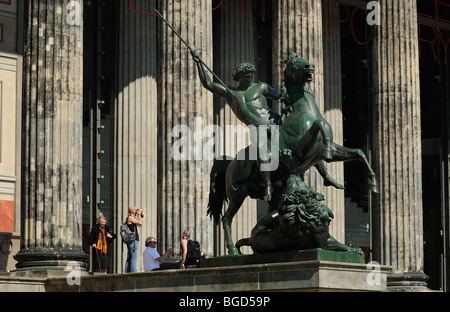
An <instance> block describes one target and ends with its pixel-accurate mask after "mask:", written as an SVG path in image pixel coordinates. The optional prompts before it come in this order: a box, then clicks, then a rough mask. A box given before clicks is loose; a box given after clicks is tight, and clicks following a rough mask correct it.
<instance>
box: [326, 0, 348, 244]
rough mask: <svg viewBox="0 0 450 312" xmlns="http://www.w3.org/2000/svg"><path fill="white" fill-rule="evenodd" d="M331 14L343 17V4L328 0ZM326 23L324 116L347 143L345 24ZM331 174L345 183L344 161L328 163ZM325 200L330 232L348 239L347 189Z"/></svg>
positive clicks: (331, 189) (331, 193) (336, 137)
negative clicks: (343, 67) (343, 61)
mask: <svg viewBox="0 0 450 312" xmlns="http://www.w3.org/2000/svg"><path fill="white" fill-rule="evenodd" d="M324 3H325V5H326V7H324V8H323V10H327V12H328V14H327V16H330V15H332V16H339V4H338V3H332V2H328V1H326V2H324ZM329 23H330V24H326V23H324V26H325V25H326V26H325V27H324V30H323V36H324V39H323V65H324V114H323V117H324V118H325V119H326V120H327V121H328V122H329V123H330V125H331V128H332V129H333V140H334V142H335V143H337V144H339V145H343V144H344V124H343V116H342V72H341V27H340V22H338V21H335V20H330V21H329ZM326 166H327V170H328V173H329V174H330V176H331V177H332V178H333V179H335V180H336V181H337V182H339V183H340V184H342V185H344V163H343V162H335V163H329V164H326ZM324 195H325V200H326V202H327V204H328V205H329V207H330V208H331V209H332V210H333V214H334V219H333V221H332V222H331V226H330V234H331V235H332V236H333V237H334V238H336V239H337V240H338V241H339V242H342V243H344V242H345V196H344V195H345V194H344V190H338V189H336V188H334V187H327V188H325V190H324Z"/></svg>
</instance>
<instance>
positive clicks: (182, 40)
mask: <svg viewBox="0 0 450 312" xmlns="http://www.w3.org/2000/svg"><path fill="white" fill-rule="evenodd" d="M155 12H156V14H158V16H159V17H160V18H161V19H162V20H163V22H164V23H166V25H167V26H169V28H170V29H171V30H172V31H173V33H174V34H175V35H177V37H178V38H180V40H181V42H183V43H184V45H185V46H186V47H187V48H188V49H189V51H191V52H195V51H194V50H193V49H192V48H191V47H190V46H189V45H188V44H187V42H186V41H184V39H183V38H181V36H180V34H179V33H177V32H176V30H175V29H173V27H172V25H170V24H169V22H168V21H167V20H166V19H165V18H164V17H163V16H162V15H161V13H159V12H158V10H157V9H155ZM198 60H199V61H200V63H202V64H203V66H204V67H205V68H206V69H207V70H208V71H209V72H210V73H211V74H212V75H213V76H214V78H216V79H217V81H218V82H220V84H221V85H223V86H224V87H225V88H226V89H227V91H228V92H229V93H231V94H233V93H232V92H231V90H230V89H229V88H228V86H227V85H226V84H225V83H224V82H223V81H222V80H221V79H220V78H219V77H218V76H217V75H216V74H215V73H214V72H213V71H212V70H211V68H209V67H208V65H206V64H205V62H203V60H202V59H201V58H200V56H199V57H198Z"/></svg>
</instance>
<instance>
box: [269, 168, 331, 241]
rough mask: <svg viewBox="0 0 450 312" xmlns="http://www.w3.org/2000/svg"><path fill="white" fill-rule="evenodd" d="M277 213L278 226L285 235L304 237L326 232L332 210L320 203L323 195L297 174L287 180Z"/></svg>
mask: <svg viewBox="0 0 450 312" xmlns="http://www.w3.org/2000/svg"><path fill="white" fill-rule="evenodd" d="M286 184H287V193H286V194H283V197H282V201H281V203H280V206H279V209H278V213H279V216H278V218H279V221H280V226H281V228H282V229H283V231H284V232H285V234H286V235H287V236H290V237H297V238H300V239H306V238H307V237H308V236H310V235H315V234H318V233H323V232H328V227H329V225H330V222H331V220H332V219H333V218H334V215H333V212H332V211H331V210H330V209H329V208H328V207H327V206H325V205H323V204H321V203H320V200H319V199H322V200H323V196H319V195H320V194H319V193H317V192H316V191H314V190H313V189H311V188H309V187H308V186H307V185H306V184H305V183H304V182H303V180H301V178H300V177H298V176H294V175H293V176H291V177H290V178H289V179H288V181H287V183H286Z"/></svg>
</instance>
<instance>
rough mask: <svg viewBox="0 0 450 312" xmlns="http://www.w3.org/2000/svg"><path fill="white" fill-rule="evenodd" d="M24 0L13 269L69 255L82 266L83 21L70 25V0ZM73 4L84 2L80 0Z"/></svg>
mask: <svg viewBox="0 0 450 312" xmlns="http://www.w3.org/2000/svg"><path fill="white" fill-rule="evenodd" d="M27 3H28V16H26V18H25V20H26V24H25V27H26V31H25V33H26V37H25V56H24V86H23V126H22V130H23V140H22V142H23V143H22V144H23V145H22V153H23V158H22V159H23V164H22V196H21V207H22V211H21V214H22V222H21V250H20V252H19V253H18V254H17V255H16V256H15V259H16V260H17V261H18V264H17V268H18V269H36V270H55V269H56V270H57V269H65V268H66V265H67V264H68V263H69V262H70V261H77V262H78V263H79V265H80V266H83V267H85V264H84V263H83V262H82V261H84V260H85V259H86V254H85V253H84V252H83V251H82V241H81V222H82V220H81V200H82V188H81V182H82V181H81V177H82V115H83V70H82V68H83V66H82V64H83V26H82V25H76V24H75V25H69V23H68V19H67V14H68V9H67V8H66V6H67V4H68V1H62V0H57V1H52V2H48V1H43V0H30V1H28V2H27ZM78 4H79V5H80V8H82V5H83V2H82V1H79V2H78ZM80 22H82V18H81V19H80Z"/></svg>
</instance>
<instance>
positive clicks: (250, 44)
mask: <svg viewBox="0 0 450 312" xmlns="http://www.w3.org/2000/svg"><path fill="white" fill-rule="evenodd" d="M246 9H247V8H246ZM218 10H219V11H218V12H217V20H216V21H215V23H216V25H217V31H216V32H215V33H214V51H215V53H214V71H215V73H216V74H217V75H218V76H219V77H221V80H222V81H224V82H225V84H227V85H235V84H236V82H235V81H233V77H232V73H233V71H234V70H235V69H236V68H237V67H238V66H239V64H241V63H244V62H246V63H251V64H254V65H257V60H256V51H255V49H256V48H255V34H254V19H253V16H254V13H253V7H252V6H249V7H248V10H249V11H246V12H247V18H246V12H244V11H243V9H242V8H241V5H240V4H239V2H238V1H228V2H227V3H224V4H223V5H222V6H221V7H220V9H218ZM256 70H258V68H257V69H256ZM257 76H258V73H256V75H255V81H256V80H257ZM214 124H216V125H219V126H220V128H221V129H222V130H223V134H224V137H223V139H224V140H223V144H221V148H222V153H221V154H223V155H227V156H231V157H235V156H236V154H237V152H239V150H241V149H242V148H245V147H246V146H248V145H250V140H249V137H248V135H246V134H244V129H245V128H246V126H245V124H244V123H242V122H241V121H239V119H237V118H236V115H235V114H234V113H233V111H232V110H231V108H230V106H229V105H228V104H227V103H226V101H225V99H223V98H221V97H218V96H214ZM227 129H230V130H232V129H233V130H236V132H231V131H226V130H227ZM256 207H257V201H256V200H254V199H251V198H247V199H246V200H245V201H244V203H243V204H242V207H241V209H240V210H239V211H238V213H237V214H236V216H235V217H234V218H233V223H232V229H231V231H232V236H233V240H234V241H235V242H236V241H237V240H239V239H241V238H245V237H250V234H251V231H252V229H253V227H254V226H255V224H256V221H257V208H256ZM226 208H227V205H226V204H225V207H224V209H226ZM217 233H218V234H219V237H220V239H219V241H220V243H219V246H217V247H218V254H226V252H227V249H226V245H225V241H224V238H223V236H222V234H223V231H222V229H219V230H218V231H217ZM242 252H243V253H251V249H250V248H247V247H243V248H242Z"/></svg>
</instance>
